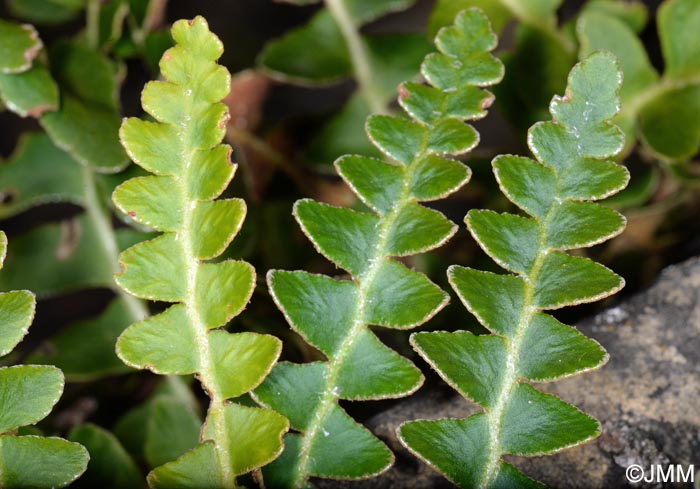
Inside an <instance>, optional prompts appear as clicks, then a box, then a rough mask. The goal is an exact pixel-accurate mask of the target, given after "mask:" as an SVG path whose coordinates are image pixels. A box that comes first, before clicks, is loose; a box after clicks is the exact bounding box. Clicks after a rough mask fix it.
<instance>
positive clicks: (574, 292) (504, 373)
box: [398, 52, 629, 488]
mask: <svg viewBox="0 0 700 489" xmlns="http://www.w3.org/2000/svg"><path fill="white" fill-rule="evenodd" d="M621 80H622V77H621V73H620V71H619V69H618V67H617V62H616V60H615V58H614V57H613V56H612V55H610V54H608V53H603V52H599V53H595V54H593V55H591V56H590V57H589V58H587V59H586V60H584V61H583V62H581V63H579V64H578V65H576V66H575V67H574V68H573V70H572V71H571V74H570V76H569V82H568V88H567V90H566V94H565V95H564V96H563V97H554V99H553V100H552V103H551V105H550V112H551V114H552V117H553V120H552V121H551V122H541V123H538V124H535V125H534V126H533V127H532V128H531V129H530V131H529V133H528V143H529V146H530V149H531V151H532V153H533V154H534V155H535V157H536V158H537V161H534V160H532V159H529V158H523V157H518V156H511V155H506V156H499V157H497V158H496V159H495V160H494V161H493V169H494V173H495V175H496V179H497V180H498V183H499V185H500V188H501V190H502V191H503V193H504V194H505V195H506V196H507V197H508V199H510V200H511V201H512V202H513V203H515V204H516V205H517V206H518V207H520V208H521V209H522V210H523V211H525V213H526V214H528V216H527V217H524V216H519V215H514V214H498V213H495V212H491V211H483V210H472V211H469V213H468V214H467V217H466V219H465V221H466V224H467V227H468V228H469V231H470V233H471V234H472V236H473V237H474V239H476V241H477V242H478V243H479V245H480V246H481V248H482V249H483V250H484V251H485V252H486V253H487V254H488V255H489V256H490V257H491V258H492V259H493V260H494V261H496V262H497V263H498V264H499V265H500V266H501V267H503V268H505V269H506V270H508V271H509V272H512V274H505V275H499V274H494V273H488V272H482V271H479V270H474V269H471V268H463V267H458V266H452V267H450V269H449V272H448V276H449V280H450V283H451V285H452V287H453V288H454V289H455V291H456V292H457V294H458V295H459V297H460V298H461V299H462V302H463V303H464V305H465V306H466V307H467V308H468V309H469V311H470V312H472V314H474V315H475V316H476V318H477V319H478V320H479V322H481V324H483V325H484V326H485V327H486V328H488V329H489V330H490V331H491V333H493V334H491V335H483V336H475V335H473V334H471V333H469V332H466V331H458V332H455V333H447V332H430V333H417V334H414V335H412V336H411V343H412V344H413V347H414V349H415V350H416V351H417V352H418V353H419V354H420V355H421V356H422V357H423V358H425V359H426V361H427V362H428V363H429V364H430V365H431V366H432V367H433V368H434V369H435V370H436V371H437V372H438V373H439V374H440V376H441V377H442V378H443V379H444V380H445V381H446V382H447V383H449V384H450V385H451V386H452V387H454V388H455V389H456V390H457V391H459V393H460V394H461V395H462V396H464V397H465V398H467V399H469V400H472V401H474V402H476V403H477V404H479V405H480V406H481V407H483V409H484V411H483V412H482V413H479V414H476V415H474V416H471V417H469V418H467V419H459V420H456V419H442V420H438V421H414V422H409V423H405V424H403V425H402V426H401V427H400V428H399V430H398V434H399V438H400V439H401V441H402V443H403V444H404V445H405V446H406V447H407V448H408V449H409V450H411V451H412V452H413V453H415V454H416V455H418V456H419V457H421V458H422V459H423V460H425V461H426V462H427V463H428V464H430V465H431V466H433V467H435V468H437V469H438V470H439V471H440V472H442V473H443V474H444V475H445V476H446V477H448V478H449V479H450V480H452V481H453V482H455V483H456V484H458V485H459V486H461V487H465V488H472V487H486V488H495V487H511V488H512V487H540V484H539V483H536V482H534V481H532V480H530V479H528V478H527V477H525V476H524V475H523V474H521V473H520V472H519V471H518V470H517V469H515V468H514V467H513V466H511V465H509V464H507V463H505V462H503V461H502V460H501V457H502V456H503V455H504V454H512V455H524V456H534V455H542V454H548V453H553V452H556V451H559V450H563V449H565V448H567V447H570V446H574V445H578V444H581V443H584V442H586V441H587V440H590V439H591V438H594V437H595V436H597V435H598V433H599V425H598V422H597V421H596V420H595V419H593V418H591V417H590V416H588V415H586V414H584V413H583V412H581V411H579V410H578V409H577V408H575V407H574V406H571V405H569V404H567V403H565V402H563V401H562V400H560V399H559V398H557V397H555V396H552V395H549V394H543V393H541V392H539V391H537V390H536V389H534V388H533V387H532V386H531V385H530V384H529V383H528V382H548V381H552V380H556V379H560V378H563V377H568V376H571V375H576V374H578V373H581V372H584V371H586V370H590V369H595V368H598V367H600V366H601V365H603V364H604V363H605V362H606V361H607V358H608V356H607V353H606V352H605V350H604V349H603V348H602V347H601V346H600V345H599V344H598V343H597V342H595V341H594V340H591V339H589V338H587V337H585V336H584V335H582V334H581V333H579V332H578V331H577V330H576V329H574V328H572V327H570V326H566V325H564V324H562V323H560V322H559V321H557V320H556V319H554V318H553V317H552V316H550V315H548V314H546V313H544V312H543V311H545V310H551V309H558V308H561V307H565V306H570V305H575V304H580V303H584V302H592V301H596V300H598V299H601V298H603V297H607V296H609V295H611V294H613V293H615V292H617V291H618V290H620V289H621V288H622V286H623V285H624V280H623V279H622V278H621V277H619V276H618V275H616V274H615V273H613V272H612V271H610V270H609V269H607V268H605V267H604V266H602V265H600V264H598V263H595V262H593V261H591V260H588V259H586V258H582V257H577V256H571V255H569V254H567V253H565V251H566V250H571V249H576V248H582V247H588V246H592V245H594V244H597V243H601V242H603V241H605V240H607V239H610V238H611V237H613V236H615V235H617V234H619V233H620V232H622V230H623V228H624V226H625V218H624V217H623V216H622V215H620V214H619V213H617V212H615V211H613V210H611V209H608V208H606V207H604V206H601V205H599V204H597V203H595V202H591V201H594V200H599V199H602V198H605V197H607V196H609V195H612V194H614V193H616V192H618V191H620V190H621V189H622V188H624V187H625V186H626V185H627V182H628V180H629V175H628V173H627V170H626V169H625V168H624V167H621V166H619V165H617V164H616V163H614V162H613V161H612V160H611V158H614V157H615V155H616V154H617V153H618V152H619V151H620V150H621V149H622V146H623V143H624V136H623V134H622V132H621V131H620V129H619V128H618V127H617V126H615V125H613V124H612V123H611V122H610V120H611V118H612V117H613V116H614V115H615V114H616V113H617V112H618V110H619V102H618V91H619V88H620V83H621ZM447 447H449V448H447Z"/></svg>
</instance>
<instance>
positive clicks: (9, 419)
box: [0, 365, 63, 433]
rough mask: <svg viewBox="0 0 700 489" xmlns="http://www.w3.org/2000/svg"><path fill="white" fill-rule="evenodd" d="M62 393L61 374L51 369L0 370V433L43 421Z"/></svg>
mask: <svg viewBox="0 0 700 489" xmlns="http://www.w3.org/2000/svg"><path fill="white" fill-rule="evenodd" d="M62 393H63V374H62V373H61V371H60V370H58V369H57V368H55V367H49V366H43V365H41V366H40V365H17V366H14V367H5V368H2V369H0V433H7V432H9V431H12V430H15V429H17V428H18V427H20V426H25V425H29V424H34V423H36V422H37V421H40V420H42V419H44V418H45V417H46V415H48V414H49V413H50V412H51V409H52V408H53V406H54V404H56V402H57V401H58V398H59V397H61V394H62Z"/></svg>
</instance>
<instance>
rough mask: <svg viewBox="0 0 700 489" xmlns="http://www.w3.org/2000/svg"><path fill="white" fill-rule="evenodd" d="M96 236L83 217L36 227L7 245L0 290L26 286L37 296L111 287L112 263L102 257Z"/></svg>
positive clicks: (90, 224) (89, 221)
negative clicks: (6, 256)
mask: <svg viewBox="0 0 700 489" xmlns="http://www.w3.org/2000/svg"><path fill="white" fill-rule="evenodd" d="M99 239H100V238H99V235H98V233H97V230H96V229H95V226H94V223H93V222H92V220H88V219H86V218H85V217H84V216H79V217H77V218H74V219H71V220H70V221H63V222H61V223H56V224H46V225H42V226H39V227H37V228H35V229H33V230H31V231H29V232H28V233H26V234H23V235H21V236H18V237H17V238H15V239H14V240H13V241H12V243H11V244H10V248H9V250H8V261H7V265H6V266H5V268H4V269H3V270H2V272H0V289H9V288H27V289H30V290H33V291H34V292H35V293H37V294H38V295H39V296H50V295H54V294H56V293H59V292H65V291H69V290H76V289H81V288H87V287H110V286H111V285H112V283H113V282H112V273H113V272H112V264H111V263H109V262H107V261H105V260H103V259H102V258H101V256H100V255H101V245H100V241H99Z"/></svg>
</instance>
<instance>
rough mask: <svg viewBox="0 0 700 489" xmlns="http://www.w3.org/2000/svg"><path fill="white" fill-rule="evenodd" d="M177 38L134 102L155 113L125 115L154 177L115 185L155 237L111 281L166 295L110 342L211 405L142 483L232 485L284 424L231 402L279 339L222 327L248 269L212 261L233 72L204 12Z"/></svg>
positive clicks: (238, 300)
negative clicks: (193, 442) (196, 386)
mask: <svg viewBox="0 0 700 489" xmlns="http://www.w3.org/2000/svg"><path fill="white" fill-rule="evenodd" d="M172 34H173V38H174V39H175V42H176V45H175V47H173V48H171V49H169V50H168V51H166V52H165V54H164V55H163V58H162V59H161V63H160V68H161V73H162V74H163V76H164V77H165V81H154V82H150V83H148V84H147V85H146V87H145V88H144V90H143V94H142V103H143V107H144V109H145V110H146V112H148V113H149V114H150V115H151V116H153V117H154V118H155V119H156V122H149V121H145V120H141V119H137V118H131V119H127V120H125V121H124V123H123V124H122V127H121V131H120V136H121V140H122V144H123V145H124V148H125V149H126V151H127V153H128V154H129V155H130V156H131V158H132V159H133V160H134V161H135V162H136V163H137V164H138V165H140V166H141V167H143V168H144V169H145V170H147V171H149V172H151V173H153V174H154V175H151V176H145V177H137V178H133V179H131V180H128V181H127V182H125V183H123V184H122V185H120V186H119V187H117V189H116V190H115V191H114V196H113V200H114V202H115V204H116V205H117V206H118V207H119V208H120V209H121V210H122V211H123V212H125V213H126V214H127V215H129V216H131V217H132V218H133V219H134V220H136V221H138V222H140V223H142V224H145V225H148V226H150V227H152V228H154V229H156V230H158V231H161V232H162V234H161V235H160V236H158V237H157V238H155V239H153V240H151V241H146V242H143V243H140V244H137V245H135V246H133V247H131V248H129V249H128V250H126V251H125V252H123V253H122V254H121V256H120V262H121V265H122V267H123V270H122V272H121V273H119V274H117V276H116V281H117V283H118V284H119V286H120V287H122V288H123V289H124V290H126V291H128V292H130V293H131V294H133V295H135V296H137V297H140V298H142V299H150V300H158V301H164V302H172V303H175V304H174V305H172V306H171V307H170V308H169V309H167V310H166V311H165V312H163V313H161V314H159V315H157V316H153V317H151V318H148V319H146V320H144V321H141V322H139V323H136V324H134V325H132V326H130V327H129V328H128V329H127V330H126V331H125V332H124V333H123V334H122V335H121V336H120V338H119V341H118V342H117V354H118V355H119V357H120V358H121V359H122V360H123V361H124V362H125V363H126V364H128V365H130V366H132V367H135V368H141V369H144V368H147V369H149V370H152V371H153V372H155V373H159V374H164V375H175V374H176V375H189V374H195V375H196V376H197V377H198V378H199V380H200V381H201V382H202V384H203V386H204V388H205V389H206V391H207V393H208V394H209V397H210V400H211V403H210V406H209V411H208V414H207V419H206V421H205V424H204V427H203V429H202V433H201V443H200V444H199V445H198V446H197V447H195V448H194V449H192V450H191V451H189V452H187V453H186V454H185V455H183V456H182V457H180V458H179V459H177V460H175V461H173V462H170V463H167V464H165V465H163V466H161V467H159V468H156V469H155V470H154V471H152V472H151V473H150V474H149V477H148V480H149V484H150V485H151V487H163V488H171V487H210V488H231V487H236V477H237V476H238V475H241V474H244V473H246V472H249V471H251V470H254V469H256V468H258V467H260V466H261V465H264V464H266V463H268V462H269V461H271V460H272V459H274V458H275V457H276V456H277V455H278V453H279V452H280V450H281V447H282V444H281V443H282V442H281V437H282V435H283V433H284V432H286V431H287V428H288V422H287V420H286V419H285V418H283V417H282V416H280V415H279V414H277V413H275V412H273V411H271V410H269V409H260V408H250V407H246V406H242V405H240V404H236V403H233V402H229V401H228V399H231V398H235V397H239V396H241V395H242V394H244V393H246V392H248V391H249V390H250V389H252V388H254V387H256V386H257V385H258V384H259V383H260V382H261V381H262V380H263V378H264V377H265V376H266V375H267V373H268V372H269V371H270V369H271V368H272V366H273V364H274V363H275V361H276V360H277V357H278V356H279V354H280V350H281V344H280V342H279V340H277V339H276V338H274V337H272V336H267V335H259V334H253V333H237V334H231V333H228V332H227V331H225V330H223V329H221V327H222V326H224V325H225V324H226V323H228V321H230V320H231V319H232V318H233V317H234V316H236V315H238V314H239V313H240V312H241V311H242V310H243V309H244V308H245V306H246V304H247V302H248V300H249V299H250V296H251V294H252V292H253V286H254V282H255V271H254V270H253V267H252V266H251V265H249V264H248V263H246V262H243V261H234V260H224V261H219V262H209V261H208V260H211V259H213V258H216V257H218V256H219V255H220V254H221V253H222V252H223V251H224V250H225V248H226V247H227V246H228V244H229V243H230V242H231V241H232V240H233V238H234V236H235V235H236V233H237V232H238V230H239V229H240V227H241V225H242V223H243V219H244V216H245V212H246V206H245V203H244V202H243V201H242V200H240V199H219V200H215V199H216V198H217V197H218V196H219V195H220V194H221V193H222V192H223V191H224V189H225V188H226V186H227V185H228V183H229V182H230V180H231V179H232V178H233V175H234V172H235V168H236V167H235V165H233V164H232V163H231V162H230V159H229V158H230V154H231V148H230V147H228V146H225V145H221V144H219V143H220V142H221V140H222V138H223V135H224V130H225V126H226V121H227V120H228V112H227V109H226V106H225V105H223V104H222V103H220V101H221V100H222V99H223V98H224V97H225V96H226V95H227V93H228V91H229V84H230V75H229V73H228V71H227V70H226V69H225V68H224V67H222V66H220V65H218V64H217V63H216V60H217V59H218V58H219V57H220V56H221V53H222V52H223V46H222V44H221V41H219V39H218V38H217V37H216V36H215V35H214V34H212V33H211V32H210V31H209V28H208V25H207V23H206V21H205V20H204V19H203V18H202V17H197V18H195V19H194V20H192V21H190V22H187V21H178V22H176V23H175V24H174V25H173V28H172Z"/></svg>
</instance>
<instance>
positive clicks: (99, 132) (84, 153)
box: [40, 42, 128, 173]
mask: <svg viewBox="0 0 700 489" xmlns="http://www.w3.org/2000/svg"><path fill="white" fill-rule="evenodd" d="M51 59H52V63H53V64H52V68H53V74H54V76H55V77H56V80H57V82H58V84H59V87H60V90H61V107H60V109H59V110H58V111H56V112H49V113H45V114H44V115H43V116H42V117H41V119H40V121H41V124H42V126H43V127H44V129H46V132H47V133H48V134H49V136H50V137H51V139H52V140H53V141H54V142H55V143H56V145H58V146H59V147H61V148H62V149H64V150H65V151H67V152H68V153H70V154H71V155H72V156H73V157H74V158H75V159H76V160H77V161H79V162H80V163H82V164H84V165H87V166H89V167H91V168H93V169H95V170H97V171H99V172H103V173H115V172H118V171H120V170H122V169H124V167H126V165H127V163H128V160H127V158H126V155H125V154H124V150H123V149H122V148H121V146H120V145H119V140H118V139H117V133H118V130H119V124H120V122H121V116H120V114H119V107H118V103H117V96H118V88H119V87H118V84H117V76H116V75H117V73H116V71H115V67H114V66H113V65H112V63H111V62H110V61H109V60H108V59H107V58H106V57H104V56H102V55H101V54H99V53H97V52H95V51H92V50H91V49H89V48H88V47H87V46H85V45H83V44H81V43H79V42H61V43H58V44H57V45H56V46H55V47H54V48H53V49H52V50H51Z"/></svg>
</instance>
